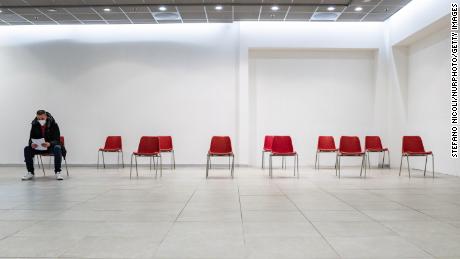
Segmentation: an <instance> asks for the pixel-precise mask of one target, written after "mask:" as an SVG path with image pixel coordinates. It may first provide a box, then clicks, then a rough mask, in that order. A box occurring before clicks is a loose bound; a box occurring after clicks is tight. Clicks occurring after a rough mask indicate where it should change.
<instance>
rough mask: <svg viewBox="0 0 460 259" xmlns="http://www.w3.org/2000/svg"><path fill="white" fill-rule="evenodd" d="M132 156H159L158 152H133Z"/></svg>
mask: <svg viewBox="0 0 460 259" xmlns="http://www.w3.org/2000/svg"><path fill="white" fill-rule="evenodd" d="M133 154H134V155H136V156H157V155H159V154H160V152H154V153H144V152H133Z"/></svg>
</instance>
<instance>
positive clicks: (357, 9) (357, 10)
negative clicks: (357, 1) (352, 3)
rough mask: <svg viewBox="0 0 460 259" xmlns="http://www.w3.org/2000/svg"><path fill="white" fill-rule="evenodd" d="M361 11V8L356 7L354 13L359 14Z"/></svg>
mask: <svg viewBox="0 0 460 259" xmlns="http://www.w3.org/2000/svg"><path fill="white" fill-rule="evenodd" d="M362 10H363V8H362V7H361V6H357V7H356V8H355V11H356V12H361V11H362Z"/></svg>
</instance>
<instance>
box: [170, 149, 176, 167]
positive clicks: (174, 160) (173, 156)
mask: <svg viewBox="0 0 460 259" xmlns="http://www.w3.org/2000/svg"><path fill="white" fill-rule="evenodd" d="M171 152H172V159H173V169H176V155H175V154H174V150H173V151H171Z"/></svg>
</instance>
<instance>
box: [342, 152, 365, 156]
mask: <svg viewBox="0 0 460 259" xmlns="http://www.w3.org/2000/svg"><path fill="white" fill-rule="evenodd" d="M339 155H340V156H363V155H364V152H340V153H339Z"/></svg>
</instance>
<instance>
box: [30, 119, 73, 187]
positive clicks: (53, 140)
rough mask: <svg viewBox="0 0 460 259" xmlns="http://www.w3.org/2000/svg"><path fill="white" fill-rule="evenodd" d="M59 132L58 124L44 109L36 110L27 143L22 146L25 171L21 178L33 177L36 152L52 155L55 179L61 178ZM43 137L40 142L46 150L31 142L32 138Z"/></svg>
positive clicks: (61, 149) (61, 148)
mask: <svg viewBox="0 0 460 259" xmlns="http://www.w3.org/2000/svg"><path fill="white" fill-rule="evenodd" d="M60 136H61V133H60V132H59V126H58V124H57V123H56V121H55V120H54V118H53V116H51V114H50V113H48V112H46V111H44V110H38V111H37V116H36V118H35V119H34V120H33V121H32V127H31V129H30V137H29V145H28V146H26V147H25V148H24V160H25V162H26V167H27V173H26V174H25V175H24V176H23V177H22V180H32V179H33V178H34V160H33V158H34V156H35V155H37V154H53V155H54V172H55V174H56V180H63V179H64V178H63V177H62V175H61V161H62V153H63V147H62V146H61V141H60ZM41 138H43V139H45V143H43V144H41V145H42V147H43V148H46V150H37V148H38V145H37V144H34V143H32V139H41Z"/></svg>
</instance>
